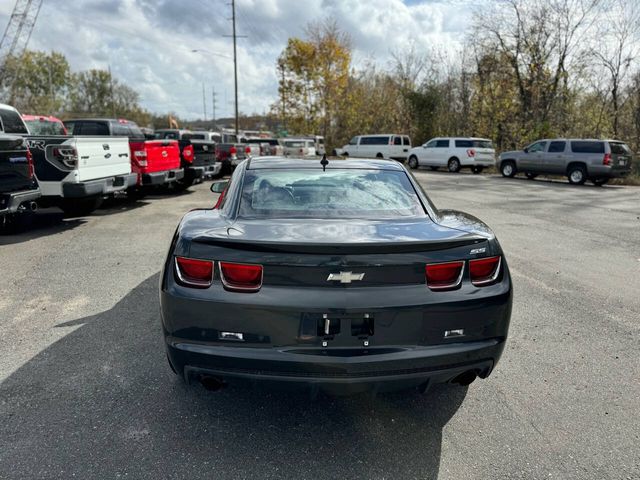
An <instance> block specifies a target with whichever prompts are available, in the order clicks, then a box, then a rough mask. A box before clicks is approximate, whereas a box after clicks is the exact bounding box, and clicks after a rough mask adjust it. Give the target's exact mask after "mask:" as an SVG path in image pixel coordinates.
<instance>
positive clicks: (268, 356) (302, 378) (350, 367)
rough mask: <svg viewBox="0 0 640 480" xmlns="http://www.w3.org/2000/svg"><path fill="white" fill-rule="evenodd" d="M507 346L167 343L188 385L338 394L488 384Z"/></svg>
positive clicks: (500, 341) (494, 342)
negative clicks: (461, 379) (468, 376)
mask: <svg viewBox="0 0 640 480" xmlns="http://www.w3.org/2000/svg"><path fill="white" fill-rule="evenodd" d="M504 343H505V339H504V338H492V339H487V340H483V341H475V342H460V343H451V344H447V345H433V346H415V345H414V346H399V347H371V348H367V349H365V348H360V349H319V348H313V347H306V348H286V349H277V348H243V347H226V346H212V345H203V344H197V343H185V342H183V341H181V340H179V339H175V338H172V337H167V338H166V345H167V352H168V356H169V361H170V362H171V365H172V366H173V368H174V369H175V370H176V371H177V372H179V374H181V375H184V377H185V379H186V380H187V381H188V382H192V381H194V380H195V381H197V380H198V379H199V378H201V377H202V376H212V377H216V378H218V379H221V380H223V381H226V382H243V381H244V382H247V381H248V382H257V381H259V382H264V383H266V384H271V385H273V386H280V387H288V388H291V387H293V388H312V389H319V390H322V391H326V392H328V393H332V394H349V393H357V392H362V391H367V390H375V391H390V390H399V389H403V388H410V387H416V386H423V387H427V386H429V385H432V384H436V383H446V382H449V381H452V380H453V379H455V378H456V377H457V376H459V375H460V374H463V373H465V372H469V371H472V372H473V373H474V374H476V375H478V376H480V377H481V378H486V377H487V376H488V375H489V374H490V373H491V371H492V369H493V367H494V365H495V364H496V363H497V361H498V360H499V358H500V356H501V355H502V351H503V349H504ZM351 354H352V355H351Z"/></svg>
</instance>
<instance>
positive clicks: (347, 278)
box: [327, 272, 364, 283]
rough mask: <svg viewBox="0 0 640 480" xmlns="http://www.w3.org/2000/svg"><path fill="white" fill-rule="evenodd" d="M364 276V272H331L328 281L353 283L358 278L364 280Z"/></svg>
mask: <svg viewBox="0 0 640 480" xmlns="http://www.w3.org/2000/svg"><path fill="white" fill-rule="evenodd" d="M363 278H364V273H353V272H340V273H330V274H329V276H328V277H327V282H340V283H351V282H355V281H356V280H362V279H363Z"/></svg>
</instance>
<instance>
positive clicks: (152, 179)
mask: <svg viewBox="0 0 640 480" xmlns="http://www.w3.org/2000/svg"><path fill="white" fill-rule="evenodd" d="M183 178H184V170H183V169H182V168H176V169H173V170H163V171H161V172H149V173H143V174H142V175H141V179H142V185H144V186H158V185H164V184H167V183H172V182H175V181H176V180H182V179H183Z"/></svg>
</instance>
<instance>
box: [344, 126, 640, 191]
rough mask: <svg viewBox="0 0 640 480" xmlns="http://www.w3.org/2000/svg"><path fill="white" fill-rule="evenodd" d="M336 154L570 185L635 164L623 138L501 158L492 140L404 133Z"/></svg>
mask: <svg viewBox="0 0 640 480" xmlns="http://www.w3.org/2000/svg"><path fill="white" fill-rule="evenodd" d="M333 153H334V155H341V156H345V157H349V156H351V157H362V158H390V159H394V160H399V161H402V162H404V161H407V163H408V165H409V167H411V168H412V169H416V168H419V167H423V166H424V167H430V168H431V169H432V170H437V169H439V168H446V169H447V170H448V171H450V172H459V171H460V170H461V169H463V168H469V169H470V170H471V171H473V173H480V172H482V171H483V170H484V169H485V168H487V167H494V166H495V167H497V168H498V170H499V171H500V172H501V173H502V175H503V176H505V177H513V176H515V175H517V174H518V173H523V174H525V175H526V176H527V178H529V179H534V178H536V177H537V176H538V175H540V174H546V175H565V176H566V177H567V178H568V179H569V182H570V183H573V184H579V185H581V184H583V183H585V182H586V181H587V180H590V181H591V182H592V183H593V184H595V185H604V184H605V183H607V182H608V181H609V179H611V178H617V177H624V176H626V175H628V174H629V173H630V172H631V165H632V162H633V153H632V151H631V149H630V148H629V147H628V146H627V144H625V143H624V142H621V141H618V140H598V139H565V138H557V139H544V140H538V141H536V142H534V143H532V144H531V145H529V146H527V147H525V148H524V149H523V150H520V151H511V152H504V153H501V154H500V155H499V156H498V157H497V159H496V151H495V149H494V147H493V144H492V142H491V140H489V139H487V138H473V137H438V138H433V139H431V140H429V141H428V142H426V143H424V144H423V145H421V146H419V147H412V146H411V139H410V138H409V137H408V136H406V135H400V134H375V135H359V136H356V137H353V138H352V139H351V141H350V142H349V143H348V144H347V145H345V146H344V147H342V148H340V149H336V150H334V152H333Z"/></svg>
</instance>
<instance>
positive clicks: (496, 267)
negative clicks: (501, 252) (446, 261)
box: [469, 256, 502, 287]
mask: <svg viewBox="0 0 640 480" xmlns="http://www.w3.org/2000/svg"><path fill="white" fill-rule="evenodd" d="M501 263H502V257H500V256H498V257H487V258H479V259H477V260H469V274H470V275H471V283H473V284H474V285H475V286H476V287H482V286H485V285H490V284H492V283H494V282H495V281H496V279H497V278H498V275H499V274H500V264H501Z"/></svg>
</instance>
